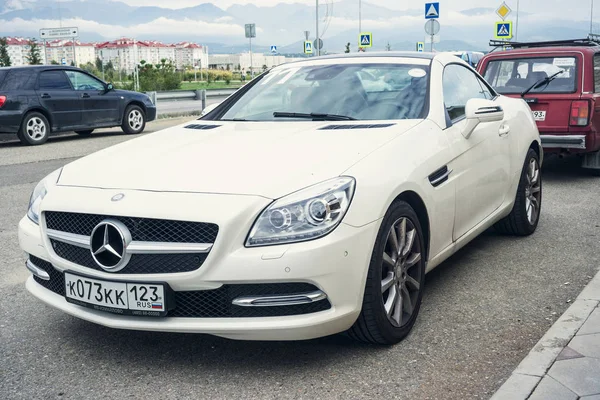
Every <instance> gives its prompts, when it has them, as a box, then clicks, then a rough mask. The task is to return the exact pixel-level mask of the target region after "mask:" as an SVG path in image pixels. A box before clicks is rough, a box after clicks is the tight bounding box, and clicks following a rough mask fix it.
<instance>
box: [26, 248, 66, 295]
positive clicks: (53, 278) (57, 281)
mask: <svg viewBox="0 0 600 400" xmlns="http://www.w3.org/2000/svg"><path fill="white" fill-rule="evenodd" d="M29 259H30V260H31V262H32V263H33V264H34V265H35V266H36V267H38V268H40V269H43V270H44V271H46V272H47V273H48V275H50V280H47V281H46V280H44V279H41V278H38V277H37V276H35V275H34V276H33V279H34V280H35V281H36V282H37V283H39V284H40V285H42V286H43V287H45V288H46V289H48V290H51V291H53V292H54V293H56V294H60V295H61V296H64V295H65V275H64V274H63V273H62V272H59V271H57V270H56V269H54V267H53V266H52V264H50V263H49V262H48V261H44V260H42V259H41V258H37V257H35V256H29Z"/></svg>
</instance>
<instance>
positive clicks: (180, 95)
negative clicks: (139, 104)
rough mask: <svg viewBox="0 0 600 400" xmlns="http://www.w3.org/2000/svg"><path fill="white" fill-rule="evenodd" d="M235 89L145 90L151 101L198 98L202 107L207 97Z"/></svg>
mask: <svg viewBox="0 0 600 400" xmlns="http://www.w3.org/2000/svg"><path fill="white" fill-rule="evenodd" d="M236 90H237V89H208V90H206V89H202V90H200V89H198V90H173V91H169V92H146V94H147V95H148V96H150V99H152V103H154V105H156V103H157V102H158V101H168V100H199V101H202V109H204V108H206V98H207V97H226V96H230V95H232V94H233V93H235V91H236Z"/></svg>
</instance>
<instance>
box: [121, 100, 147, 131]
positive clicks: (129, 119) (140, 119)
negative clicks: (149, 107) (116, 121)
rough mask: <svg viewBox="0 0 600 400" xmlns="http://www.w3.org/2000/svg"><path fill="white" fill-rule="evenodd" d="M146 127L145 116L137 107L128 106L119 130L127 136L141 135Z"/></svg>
mask: <svg viewBox="0 0 600 400" xmlns="http://www.w3.org/2000/svg"><path fill="white" fill-rule="evenodd" d="M145 127H146V114H144V110H142V109H141V108H140V107H139V106H129V107H127V109H126V110H125V115H124V116H123V123H122V124H121V129H123V132H125V133H127V134H137V133H141V132H142V131H143V130H144V128H145Z"/></svg>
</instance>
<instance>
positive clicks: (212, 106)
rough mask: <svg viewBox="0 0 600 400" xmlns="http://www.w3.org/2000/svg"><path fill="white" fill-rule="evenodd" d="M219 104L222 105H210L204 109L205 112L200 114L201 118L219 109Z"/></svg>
mask: <svg viewBox="0 0 600 400" xmlns="http://www.w3.org/2000/svg"><path fill="white" fill-rule="evenodd" d="M219 104H221V103H214V104H210V105H208V106H206V107H205V108H204V110H202V113H201V114H200V116H201V117H204V116H205V115H206V114H208V113H209V112H211V111H212V110H214V109H215V108H217V107H218V106H219Z"/></svg>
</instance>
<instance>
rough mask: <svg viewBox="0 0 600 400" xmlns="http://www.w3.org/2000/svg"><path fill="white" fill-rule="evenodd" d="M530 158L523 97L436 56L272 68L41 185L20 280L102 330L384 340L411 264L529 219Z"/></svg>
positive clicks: (396, 322) (414, 284)
mask: <svg viewBox="0 0 600 400" xmlns="http://www.w3.org/2000/svg"><path fill="white" fill-rule="evenodd" d="M541 162H542V150H541V145H540V138H539V134H538V131H537V128H536V125H535V122H534V119H533V117H532V114H531V111H530V109H529V107H528V106H527V104H526V103H525V102H524V101H523V100H521V99H511V98H507V97H504V96H500V95H498V93H496V92H495V91H494V89H493V88H492V87H490V86H489V85H488V84H487V83H486V82H485V81H484V80H483V79H482V78H481V76H479V75H478V74H477V73H476V72H475V71H474V70H473V69H472V68H471V67H469V66H468V65H467V64H466V63H464V62H463V61H462V60H460V59H458V58H457V57H455V56H453V55H451V54H437V55H434V54H427V53H392V52H387V53H380V54H378V53H364V54H355V55H354V54H353V55H346V56H332V57H320V58H311V59H307V60H306V61H300V62H295V63H291V64H285V65H281V66H279V67H275V68H273V69H271V70H269V71H267V72H265V73H263V74H262V75H260V76H258V77H257V78H256V79H254V80H253V81H251V82H250V83H248V84H247V85H246V86H245V87H244V88H242V89H240V90H239V91H237V92H236V93H235V94H233V95H232V96H231V97H229V98H228V99H226V100H225V101H224V102H222V103H221V104H219V105H218V106H216V107H213V108H212V109H211V110H207V112H206V113H205V115H204V116H203V117H202V118H200V119H199V120H195V121H192V122H189V123H186V124H183V125H181V126H177V127H174V128H170V129H166V130H163V131H160V132H156V133H153V134H149V135H146V136H144V137H141V138H138V139H135V140H130V141H128V142H126V143H122V144H120V145H117V146H114V147H110V148H107V149H105V150H102V151H100V152H97V153H95V154H92V155H90V156H87V157H84V158H82V159H80V160H77V161H75V162H73V163H71V164H68V165H66V166H65V167H64V168H62V169H60V170H58V171H55V172H54V173H52V174H50V175H49V176H47V177H46V178H45V179H44V180H42V181H41V182H40V183H39V184H38V185H37V187H36V188H35V190H34V191H33V194H32V196H31V201H30V204H29V210H28V212H27V215H26V216H25V217H24V218H23V219H22V221H21V222H20V225H19V241H20V245H21V247H22V248H23V250H24V251H25V252H26V253H27V261H26V266H27V268H28V269H29V270H30V271H31V273H32V276H31V277H30V278H29V279H28V281H27V289H28V290H29V291H30V292H31V293H32V294H33V295H34V296H35V297H37V298H39V299H40V300H42V301H43V302H45V303H47V304H49V305H51V306H53V307H55V308H58V309H60V310H62V311H64V312H66V313H68V314H71V315H73V316H75V317H78V318H82V319H85V320H88V321H91V322H94V323H98V324H102V325H105V326H109V327H113V328H122V329H137V330H148V331H169V332H198V333H208V334H213V335H218V336H223V337H227V338H233V339H253V340H297V339H310V338H316V337H320V336H325V335H331V334H335V333H338V332H344V331H347V332H348V334H349V335H350V336H352V337H354V338H356V339H358V340H361V341H366V342H373V343H379V344H392V343H396V342H399V341H400V340H402V338H404V337H405V336H406V335H407V334H408V333H409V331H410V330H411V328H412V327H413V325H414V323H415V320H416V318H417V314H418V313H419V307H420V304H421V298H422V295H423V284H424V278H425V274H426V273H427V272H428V271H431V270H432V269H433V268H435V267H436V266H438V265H439V264H440V263H442V262H443V261H444V260H445V259H447V258H448V257H449V256H451V255H452V254H453V253H455V252H456V251H457V250H458V249H460V248H461V247H463V246H465V245H466V244H467V243H469V241H471V240H472V239H473V238H475V237H476V236H477V235H479V234H480V233H482V232H483V231H485V230H486V229H488V228H490V227H492V226H494V227H495V229H497V230H499V231H501V232H504V233H507V234H512V235H519V236H523V235H529V234H531V233H533V232H534V231H535V229H536V227H537V224H538V220H539V217H540V209H541V201H542V179H541V174H540V165H541Z"/></svg>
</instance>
